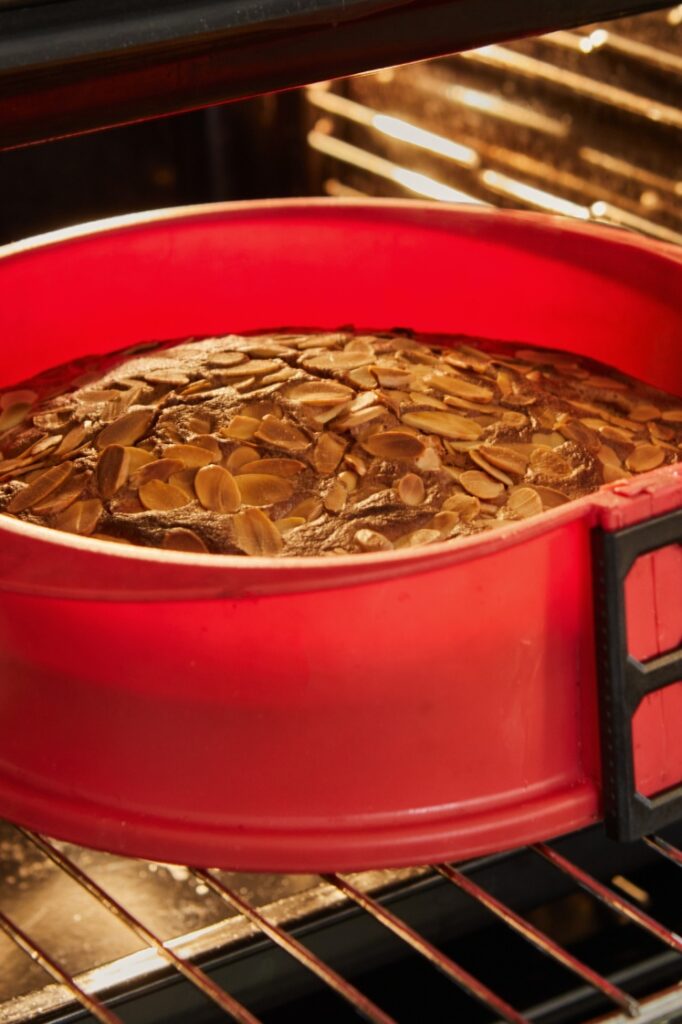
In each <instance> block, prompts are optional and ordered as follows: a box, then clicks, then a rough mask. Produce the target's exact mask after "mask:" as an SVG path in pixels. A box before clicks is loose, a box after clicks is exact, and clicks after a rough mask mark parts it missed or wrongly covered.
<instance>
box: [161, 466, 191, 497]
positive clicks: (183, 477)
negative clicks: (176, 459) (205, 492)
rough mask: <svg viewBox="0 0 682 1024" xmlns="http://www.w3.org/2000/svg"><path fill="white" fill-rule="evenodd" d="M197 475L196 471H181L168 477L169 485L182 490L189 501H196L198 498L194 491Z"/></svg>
mask: <svg viewBox="0 0 682 1024" xmlns="http://www.w3.org/2000/svg"><path fill="white" fill-rule="evenodd" d="M196 475H197V471H196V469H181V470H179V471H178V472H177V473H172V474H171V475H170V476H169V477H168V483H169V484H172V485H173V487H177V488H178V489H179V490H181V491H182V493H183V494H184V495H185V497H186V498H187V501H194V498H195V497H196V492H195V490H194V477H195V476H196Z"/></svg>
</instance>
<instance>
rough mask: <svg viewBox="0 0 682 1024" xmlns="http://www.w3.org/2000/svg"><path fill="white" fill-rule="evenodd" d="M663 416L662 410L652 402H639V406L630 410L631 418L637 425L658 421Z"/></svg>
mask: <svg viewBox="0 0 682 1024" xmlns="http://www.w3.org/2000/svg"><path fill="white" fill-rule="evenodd" d="M660 415H661V410H660V409H659V408H658V406H656V405H652V403H651V402H638V403H637V405H635V406H633V408H632V409H630V412H629V416H630V419H631V420H634V421H635V423H646V422H647V420H657V419H658V418H659V416H660Z"/></svg>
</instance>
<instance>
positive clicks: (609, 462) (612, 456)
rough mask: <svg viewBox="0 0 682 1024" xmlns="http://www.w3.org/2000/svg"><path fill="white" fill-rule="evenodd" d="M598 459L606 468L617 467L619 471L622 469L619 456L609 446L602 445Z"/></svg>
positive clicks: (598, 452)
mask: <svg viewBox="0 0 682 1024" xmlns="http://www.w3.org/2000/svg"><path fill="white" fill-rule="evenodd" d="M596 454H597V458H598V459H599V461H600V462H601V463H602V465H604V466H615V467H616V468H617V469H620V468H621V461H620V459H619V458H618V455H617V454H616V452H615V451H614V450H613V448H611V447H610V445H608V444H602V445H600V447H599V450H598V451H597V453H596Z"/></svg>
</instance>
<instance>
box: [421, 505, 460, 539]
mask: <svg viewBox="0 0 682 1024" xmlns="http://www.w3.org/2000/svg"><path fill="white" fill-rule="evenodd" d="M460 521H461V517H460V516H459V514H458V513H457V512H456V511H455V510H454V509H446V510H445V511H444V512H437V513H436V514H435V516H434V517H433V519H432V520H431V522H430V523H429V529H431V530H438V533H439V534H440V536H441V538H442V539H443V540H445V539H446V538H447V537H450V536H451V535H452V532H453V530H454V529H455V528H456V527H458V526H459V524H460Z"/></svg>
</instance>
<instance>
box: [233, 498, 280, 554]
mask: <svg viewBox="0 0 682 1024" xmlns="http://www.w3.org/2000/svg"><path fill="white" fill-rule="evenodd" d="M232 536H233V539H234V542H235V544H236V545H237V547H238V548H239V549H240V550H241V551H244V552H245V553H246V554H247V555H254V556H261V557H266V558H270V557H274V556H275V555H279V554H280V553H281V551H282V548H283V546H284V542H283V540H282V535H281V534H280V532H279V530H278V529H277V527H276V526H275V524H274V523H273V522H272V520H271V519H270V518H269V516H267V515H266V514H265V512H262V511H261V510H260V509H259V508H247V509H244V511H243V512H238V513H237V514H236V516H234V518H233V519H232Z"/></svg>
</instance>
